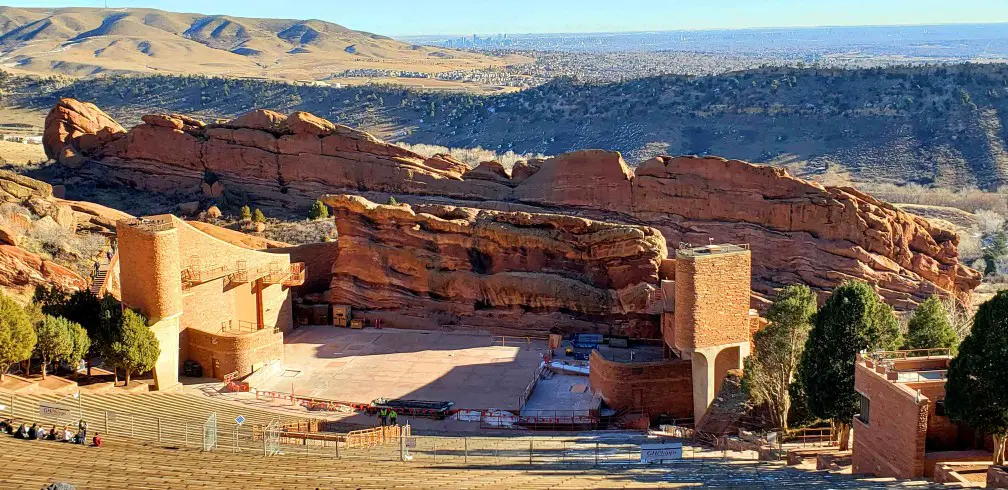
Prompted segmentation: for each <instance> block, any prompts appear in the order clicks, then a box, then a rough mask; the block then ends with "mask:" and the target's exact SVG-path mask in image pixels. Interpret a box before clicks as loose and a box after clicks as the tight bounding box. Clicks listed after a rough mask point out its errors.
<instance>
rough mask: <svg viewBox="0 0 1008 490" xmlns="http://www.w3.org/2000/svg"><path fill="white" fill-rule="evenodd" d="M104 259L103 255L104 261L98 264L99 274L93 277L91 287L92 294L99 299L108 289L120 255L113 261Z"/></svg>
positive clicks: (114, 257)
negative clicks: (109, 278)
mask: <svg viewBox="0 0 1008 490" xmlns="http://www.w3.org/2000/svg"><path fill="white" fill-rule="evenodd" d="M104 257H105V256H104V255H102V261H101V262H99V263H98V272H97V273H96V274H95V275H94V276H93V277H92V281H91V287H90V290H91V293H92V294H94V295H95V296H97V297H99V298H101V297H102V296H104V295H105V290H106V288H107V287H108V276H109V274H111V273H112V268H113V266H114V265H115V263H116V262H117V261H118V260H119V253H118V252H117V253H116V254H114V255H113V256H112V260H106V259H105V258H104Z"/></svg>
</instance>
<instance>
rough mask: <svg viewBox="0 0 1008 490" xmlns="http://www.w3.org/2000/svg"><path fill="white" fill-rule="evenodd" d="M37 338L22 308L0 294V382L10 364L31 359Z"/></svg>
mask: <svg viewBox="0 0 1008 490" xmlns="http://www.w3.org/2000/svg"><path fill="white" fill-rule="evenodd" d="M36 341H37V338H36V336H35V327H34V326H33V325H32V323H31V320H30V319H29V318H28V315H27V314H26V313H25V310H24V308H22V307H21V305H19V304H17V302H15V301H14V300H13V299H11V298H8V297H7V296H4V295H3V293H0V380H2V379H3V378H4V375H6V374H7V370H8V369H10V367H11V364H14V363H16V362H20V361H23V360H25V359H28V358H29V357H31V354H32V351H33V350H34V349H35V343H36Z"/></svg>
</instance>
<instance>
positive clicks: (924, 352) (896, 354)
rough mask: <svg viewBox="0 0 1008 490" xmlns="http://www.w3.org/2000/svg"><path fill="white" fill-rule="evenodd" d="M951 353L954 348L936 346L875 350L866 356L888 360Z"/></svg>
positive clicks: (944, 355) (943, 355)
mask: <svg viewBox="0 0 1008 490" xmlns="http://www.w3.org/2000/svg"><path fill="white" fill-rule="evenodd" d="M951 355H952V350H951V349H949V348H948V347H935V348H930V349H908V350H892V351H875V352H869V353H867V354H865V357H867V358H870V359H873V360H876V361H887V360H899V359H909V358H932V357H951Z"/></svg>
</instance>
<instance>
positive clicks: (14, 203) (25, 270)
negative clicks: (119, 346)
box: [0, 170, 128, 298]
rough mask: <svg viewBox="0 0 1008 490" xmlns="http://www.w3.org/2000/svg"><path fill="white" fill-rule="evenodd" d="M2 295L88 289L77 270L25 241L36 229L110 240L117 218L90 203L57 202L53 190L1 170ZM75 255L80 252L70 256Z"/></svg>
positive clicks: (47, 185)
mask: <svg viewBox="0 0 1008 490" xmlns="http://www.w3.org/2000/svg"><path fill="white" fill-rule="evenodd" d="M0 204H8V206H4V207H3V208H0V290H4V291H6V292H8V293H13V294H15V295H16V296H19V297H22V298H27V297H30V296H31V293H32V292H33V291H34V289H35V287H36V286H39V285H44V286H47V287H59V288H62V289H67V290H76V289H81V288H85V287H87V282H86V281H85V279H84V278H83V277H81V276H80V275H79V274H78V273H76V272H74V271H73V270H71V269H69V268H67V267H64V266H62V265H59V264H57V263H55V262H53V261H51V260H48V259H46V258H44V257H42V256H40V255H39V254H36V253H33V252H31V251H28V250H25V249H24V248H23V246H24V243H23V242H25V239H24V237H25V236H28V235H30V234H31V233H32V230H33V229H35V228H36V226H42V225H43V224H44V225H47V226H48V227H49V228H50V229H63V230H64V232H65V233H72V232H86V233H99V234H105V235H111V234H113V233H114V226H115V225H114V222H115V217H116V216H118V215H124V216H128V215H126V214H125V213H118V212H115V211H114V210H110V209H108V208H105V207H103V206H99V205H95V204H91V203H78V202H74V201H65V200H63V199H58V198H56V197H54V196H53V192H52V186H50V185H49V184H47V183H45V182H41V181H38V180H35V179H32V178H29V177H25V176H22V175H18V174H15V173H13V172H9V171H6V170H0ZM72 252H76V251H72Z"/></svg>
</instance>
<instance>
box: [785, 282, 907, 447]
mask: <svg viewBox="0 0 1008 490" xmlns="http://www.w3.org/2000/svg"><path fill="white" fill-rule="evenodd" d="M901 344H902V340H901V339H900V333H899V323H898V322H897V320H896V316H895V315H894V314H893V311H892V308H891V307H889V305H887V304H885V303H884V302H882V300H881V299H880V298H879V296H878V294H877V293H875V291H874V290H873V289H872V288H871V286H869V285H868V284H866V283H864V282H861V281H847V282H844V283H843V284H841V285H840V286H839V287H837V288H836V289H834V290H833V293H832V294H831V295H830V297H829V299H827V300H826V302H825V303H824V304H823V306H822V308H820V309H819V311H818V312H817V313H816V315H815V317H814V320H813V327H812V331H811V332H809V337H808V342H807V343H806V345H805V351H804V352H803V353H802V357H801V362H800V363H799V365H798V381H799V383H800V384H801V388H802V391H803V392H804V393H805V395H806V402H807V406H808V409H809V411H810V412H811V413H812V415H814V416H816V417H818V418H820V419H828V420H832V421H833V422H834V423H835V424H836V425H838V426H840V427H841V428H842V429H846V428H847V426H848V424H849V423H850V420H851V418H852V417H853V416H854V415H855V414H856V413H857V411H858V409H859V406H860V404H859V399H858V395H857V392H855V391H854V363H855V361H856V358H857V354H858V353H859V352H861V351H864V350H873V349H879V348H881V349H887V350H893V349H896V348H898V347H899V346H900V345H901ZM847 433H849V431H843V432H842V434H844V437H843V439H842V442H841V447H842V449H846V447H845V446H846V443H847V438H846V436H845V434H847Z"/></svg>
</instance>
